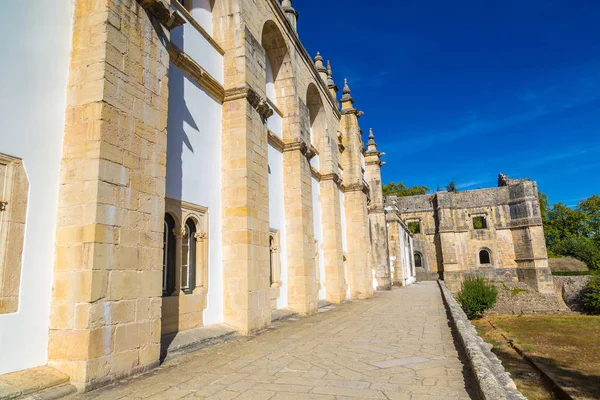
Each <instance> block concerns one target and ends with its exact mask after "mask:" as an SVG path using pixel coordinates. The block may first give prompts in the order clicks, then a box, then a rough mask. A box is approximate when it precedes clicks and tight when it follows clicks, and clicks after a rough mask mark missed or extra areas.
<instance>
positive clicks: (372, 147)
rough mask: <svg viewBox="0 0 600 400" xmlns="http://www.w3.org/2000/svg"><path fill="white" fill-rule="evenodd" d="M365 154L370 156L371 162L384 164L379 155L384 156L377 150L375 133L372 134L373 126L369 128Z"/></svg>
mask: <svg viewBox="0 0 600 400" xmlns="http://www.w3.org/2000/svg"><path fill="white" fill-rule="evenodd" d="M366 155H367V156H371V157H372V160H371V161H373V162H378V163H379V166H382V165H385V162H384V161H381V157H383V156H385V153H382V152H380V151H378V150H377V143H375V135H374V134H373V128H369V141H368V142H367V152H366Z"/></svg>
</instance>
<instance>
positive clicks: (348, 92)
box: [342, 78, 350, 94]
mask: <svg viewBox="0 0 600 400" xmlns="http://www.w3.org/2000/svg"><path fill="white" fill-rule="evenodd" d="M342 93H344V94H350V86H348V78H344V90H343V91H342Z"/></svg>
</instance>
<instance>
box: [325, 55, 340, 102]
mask: <svg viewBox="0 0 600 400" xmlns="http://www.w3.org/2000/svg"><path fill="white" fill-rule="evenodd" d="M327 87H328V88H329V92H331V95H332V96H333V98H334V99H335V102H336V104H337V92H338V91H339V89H338V87H337V85H336V84H335V82H334V81H333V72H332V70H331V63H330V62H329V61H327ZM338 107H339V105H338Z"/></svg>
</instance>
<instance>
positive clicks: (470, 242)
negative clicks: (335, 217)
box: [385, 174, 554, 294]
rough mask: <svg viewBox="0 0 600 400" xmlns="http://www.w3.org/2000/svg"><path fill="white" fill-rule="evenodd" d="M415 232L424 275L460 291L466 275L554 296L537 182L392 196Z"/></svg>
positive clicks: (390, 205) (389, 202)
mask: <svg viewBox="0 0 600 400" xmlns="http://www.w3.org/2000/svg"><path fill="white" fill-rule="evenodd" d="M385 205H386V208H387V209H390V210H395V212H396V213H398V214H399V216H400V218H401V219H402V220H403V221H405V222H406V223H407V225H408V226H410V227H411V231H412V232H413V233H414V259H415V268H416V271H417V276H418V277H423V278H425V279H427V278H430V279H431V277H433V278H434V279H438V278H439V279H443V280H444V281H445V282H446V284H447V285H448V288H449V289H450V290H452V291H454V292H457V291H459V290H460V287H461V282H462V280H463V279H464V278H465V277H473V276H483V277H485V278H486V279H487V280H490V281H505V282H525V283H527V284H528V285H529V286H531V287H532V288H534V289H535V290H537V291H538V292H540V293H543V294H554V286H553V281H552V274H551V272H550V268H549V267H548V253H547V251H546V241H545V238H544V228H543V224H542V217H541V213H540V204H539V197H538V189H537V184H536V183H535V182H533V181H531V180H529V179H509V178H508V177H507V176H506V175H503V174H500V175H499V177H498V187H497V188H490V189H478V190H468V191H464V192H446V191H440V192H437V193H435V194H432V195H419V196H409V197H396V196H387V197H386V199H385Z"/></svg>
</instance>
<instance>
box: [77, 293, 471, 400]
mask: <svg viewBox="0 0 600 400" xmlns="http://www.w3.org/2000/svg"><path fill="white" fill-rule="evenodd" d="M465 376H468V375H467V373H466V372H465V367H464V366H463V364H462V362H461V361H460V359H459V355H458V353H457V350H456V347H455V345H454V341H453V338H452V334H451V330H450V328H449V326H448V320H447V317H446V311H445V308H444V305H443V303H442V299H441V295H440V291H439V288H438V286H437V284H436V283H435V282H424V283H419V284H417V285H414V286H411V287H408V288H403V289H395V290H393V291H392V292H378V293H376V294H375V296H374V298H373V299H370V300H363V301H353V302H348V303H345V304H343V305H340V306H332V307H328V308H326V309H321V312H320V313H319V314H317V315H315V316H313V317H309V318H301V319H299V320H298V319H295V320H288V321H285V322H279V323H275V324H274V326H273V329H271V330H269V331H268V332H265V333H263V334H261V335H258V336H254V337H238V338H235V339H232V340H230V341H228V342H225V343H222V344H219V345H216V346H213V347H209V348H205V349H203V350H200V351H198V352H196V353H192V354H188V355H185V356H181V357H178V358H174V359H172V360H170V361H167V362H166V363H164V364H163V365H162V366H161V367H160V368H158V369H156V370H154V371H153V372H151V373H149V374H146V375H144V376H142V377H137V378H132V379H128V380H125V381H123V382H120V383H118V384H116V385H113V386H110V387H106V388H102V389H100V390H97V391H95V392H90V393H87V394H85V395H77V396H74V397H71V399H73V400H75V399H77V400H83V399H86V400H87V399H95V400H117V399H153V400H154V399H161V400H174V399H182V398H185V399H189V398H200V399H237V400H242V399H255V400H261V399H271V400H282V399H298V400H305V399H307V400H310V399H314V400H321V399H322V400H330V399H331V400H333V399H391V400H404V399H406V400H409V399H414V400H417V399H471V398H475V397H474V396H472V395H471V394H470V393H471V392H472V390H471V388H470V384H469V383H468V382H465Z"/></svg>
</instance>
